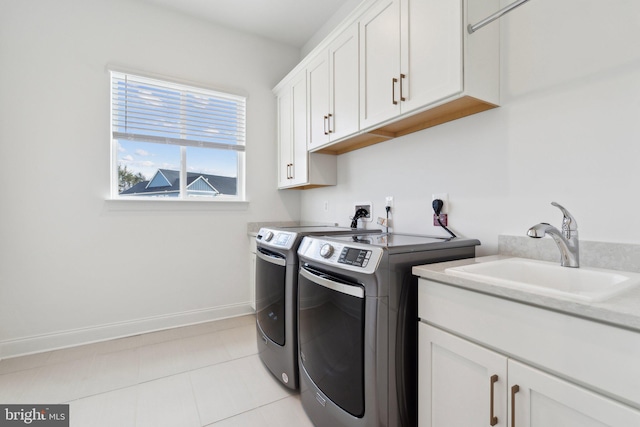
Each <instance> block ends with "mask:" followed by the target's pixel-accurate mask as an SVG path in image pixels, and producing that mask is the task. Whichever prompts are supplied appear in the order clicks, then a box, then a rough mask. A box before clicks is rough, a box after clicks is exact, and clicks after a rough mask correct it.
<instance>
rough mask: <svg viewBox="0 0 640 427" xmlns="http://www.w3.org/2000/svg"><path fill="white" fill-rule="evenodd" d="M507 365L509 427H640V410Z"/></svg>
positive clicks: (524, 367) (529, 369)
mask: <svg viewBox="0 0 640 427" xmlns="http://www.w3.org/2000/svg"><path fill="white" fill-rule="evenodd" d="M604 363H615V361H609V362H604ZM508 365H509V369H508V375H509V386H508V393H509V405H508V406H509V424H506V425H509V426H511V427H550V426H558V427H604V426H615V427H631V426H640V411H638V410H635V409H632V408H630V407H628V406H626V405H623V404H621V403H619V402H616V401H615V400H611V399H609V398H607V397H605V396H602V395H600V394H597V393H594V392H592V391H590V390H587V389H586V388H583V387H580V386H577V385H575V384H572V383H569V382H567V381H564V380H562V379H560V378H558V377H556V376H554V375H550V374H548V373H546V372H542V371H540V370H538V369H535V368H532V367H531V366H527V365H525V364H523V363H520V362H517V361H515V360H509V363H508Z"/></svg>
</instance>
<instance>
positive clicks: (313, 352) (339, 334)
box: [298, 266, 365, 417]
mask: <svg viewBox="0 0 640 427" xmlns="http://www.w3.org/2000/svg"><path fill="white" fill-rule="evenodd" d="M298 296H299V298H300V301H299V318H298V327H299V342H300V359H301V361H302V365H303V367H304V369H305V370H306V372H307V374H308V375H309V377H310V378H311V380H312V381H313V382H314V384H315V385H316V386H317V387H318V388H319V389H320V390H322V392H323V393H324V394H325V395H326V396H327V397H328V398H329V399H331V401H333V403H335V404H336V405H338V406H339V407H341V408H342V409H344V410H345V411H347V412H349V413H350V414H351V415H353V416H355V417H362V416H363V415H364V318H365V317H364V316H365V297H364V287H363V286H362V285H360V284H358V283H351V282H349V281H345V280H343V279H340V278H336V277H333V276H330V275H328V274H326V273H323V272H320V271H317V270H315V269H313V268H310V267H307V266H303V267H301V268H300V274H299V277H298Z"/></svg>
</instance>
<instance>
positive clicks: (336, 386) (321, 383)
mask: <svg viewBox="0 0 640 427" xmlns="http://www.w3.org/2000/svg"><path fill="white" fill-rule="evenodd" d="M479 244H480V242H479V241H478V240H475V239H462V238H440V237H429V236H417V235H408V234H379V235H368V236H366V235H351V236H330V237H319V236H308V237H305V238H304V239H303V240H302V242H301V244H300V247H299V249H298V256H299V264H300V269H299V278H298V298H299V309H298V311H299V313H298V328H299V332H298V341H299V366H300V391H301V400H302V405H303V407H304V409H305V411H306V413H307V415H308V416H309V418H310V419H311V421H312V422H313V423H314V425H315V426H316V427H338V426H344V427H364V426H371V427H373V426H376V427H377V426H394V427H400V426H411V427H413V426H415V425H416V424H417V364H418V361H417V343H418V332H417V327H418V326H417V325H418V316H417V284H418V279H417V277H415V276H413V275H412V273H411V269H412V267H413V266H416V265H422V264H429V263H434V262H442V261H450V260H456V259H463V258H471V257H474V256H475V248H476V246H477V245H479Z"/></svg>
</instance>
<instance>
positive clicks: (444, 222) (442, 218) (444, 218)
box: [433, 213, 449, 227]
mask: <svg viewBox="0 0 640 427" xmlns="http://www.w3.org/2000/svg"><path fill="white" fill-rule="evenodd" d="M447 216H448V215H447V214H443V213H441V214H440V221H441V222H442V225H444V226H445V227H446V226H447V225H449V224H448V223H447ZM433 225H434V226H436V227H440V223H439V222H438V216H437V215H436V214H433Z"/></svg>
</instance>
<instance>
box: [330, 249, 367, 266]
mask: <svg viewBox="0 0 640 427" xmlns="http://www.w3.org/2000/svg"><path fill="white" fill-rule="evenodd" d="M370 259H371V251H369V250H365V249H358V248H350V247H347V246H345V247H344V248H342V252H340V258H338V262H339V263H340V264H347V265H353V266H355V267H366V266H367V264H369V260H370Z"/></svg>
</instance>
